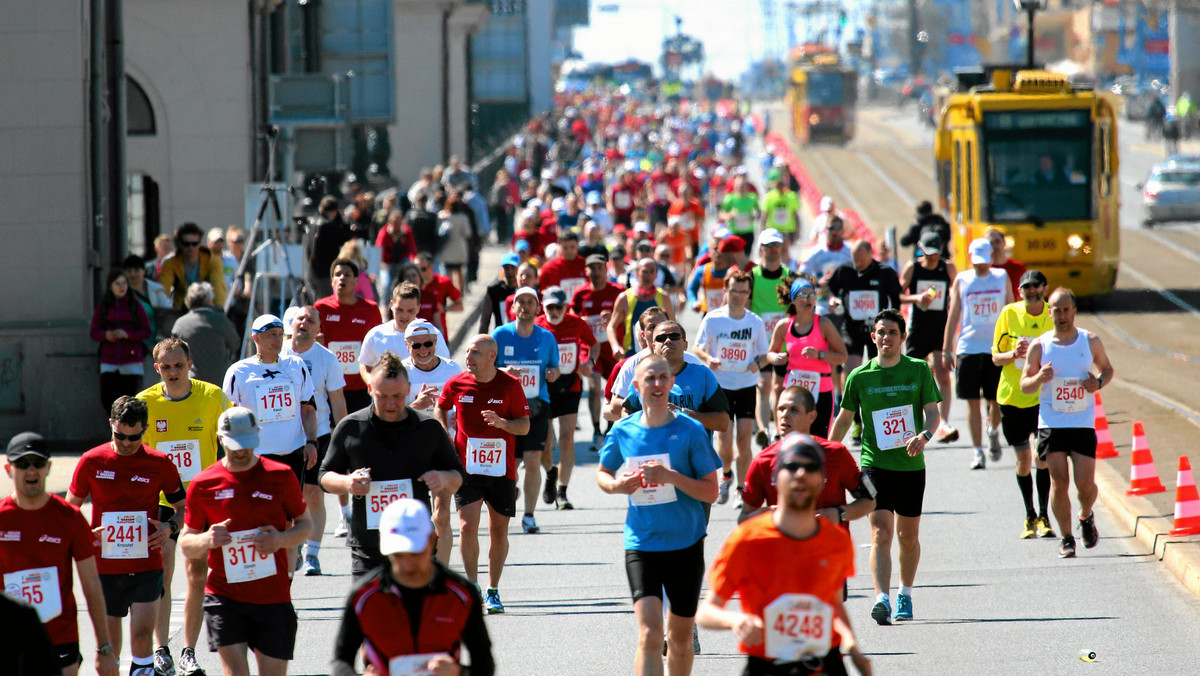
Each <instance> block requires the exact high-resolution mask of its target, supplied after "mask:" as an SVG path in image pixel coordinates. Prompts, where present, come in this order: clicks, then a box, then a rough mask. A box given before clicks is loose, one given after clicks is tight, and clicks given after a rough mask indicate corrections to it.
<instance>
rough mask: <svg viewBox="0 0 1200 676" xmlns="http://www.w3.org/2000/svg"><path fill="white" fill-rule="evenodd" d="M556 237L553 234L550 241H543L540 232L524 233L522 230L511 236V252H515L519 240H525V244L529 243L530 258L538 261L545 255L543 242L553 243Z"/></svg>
mask: <svg viewBox="0 0 1200 676" xmlns="http://www.w3.org/2000/svg"><path fill="white" fill-rule="evenodd" d="M557 236H558V235H557V234H555V235H554V236H553V237H551V238H550V239H548V240H547V239H544V237H543V236H542V231H541V230H538V231H536V232H526V231H524V230H522V231H520V232H518V233H516V234H514V235H513V238H512V248H513V251H516V249H517V242H519V241H521V240H525V241H526V242H528V243H529V255H530V257H532V258H537V259H539V260H540V259H541V258H543V257H544V256H545V255H546V244H545V242H553V241H554V239H555V238H557Z"/></svg>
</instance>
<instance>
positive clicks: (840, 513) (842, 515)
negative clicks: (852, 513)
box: [837, 505, 846, 523]
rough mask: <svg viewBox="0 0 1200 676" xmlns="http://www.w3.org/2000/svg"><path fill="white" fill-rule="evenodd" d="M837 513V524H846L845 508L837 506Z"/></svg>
mask: <svg viewBox="0 0 1200 676" xmlns="http://www.w3.org/2000/svg"><path fill="white" fill-rule="evenodd" d="M837 512H838V523H846V508H844V507H842V506H841V505H838V508H837Z"/></svg>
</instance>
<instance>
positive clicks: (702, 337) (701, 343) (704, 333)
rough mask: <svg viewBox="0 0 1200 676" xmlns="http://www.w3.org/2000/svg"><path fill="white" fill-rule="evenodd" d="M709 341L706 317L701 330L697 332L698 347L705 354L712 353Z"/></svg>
mask: <svg viewBox="0 0 1200 676" xmlns="http://www.w3.org/2000/svg"><path fill="white" fill-rule="evenodd" d="M709 341H710V338H709V335H708V315H704V318H703V319H701V320H700V328H699V329H698V330H697V331H696V346H697V347H699V348H700V349H701V350H704V351H705V352H711V350H710V349H709Z"/></svg>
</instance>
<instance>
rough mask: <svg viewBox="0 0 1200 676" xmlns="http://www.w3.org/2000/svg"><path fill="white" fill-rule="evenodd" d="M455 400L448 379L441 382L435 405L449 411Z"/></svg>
mask: <svg viewBox="0 0 1200 676" xmlns="http://www.w3.org/2000/svg"><path fill="white" fill-rule="evenodd" d="M451 378H453V376H451ZM457 402H458V399H457V397H456V396H455V393H454V388H453V385H452V383H450V382H449V381H447V382H445V383H443V384H442V391H441V392H440V393H439V394H438V399H437V407H438V408H440V409H442V410H443V411H449V410H450V409H451V408H454V404H456V403H457ZM330 446H331V447H332V446H333V442H330Z"/></svg>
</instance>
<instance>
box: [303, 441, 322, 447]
mask: <svg viewBox="0 0 1200 676" xmlns="http://www.w3.org/2000/svg"><path fill="white" fill-rule="evenodd" d="M309 444H312V445H313V448H320V446H319V445H318V444H317V440H316V439H309V440H307V441H305V442H304V445H305V446H307V445H309Z"/></svg>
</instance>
